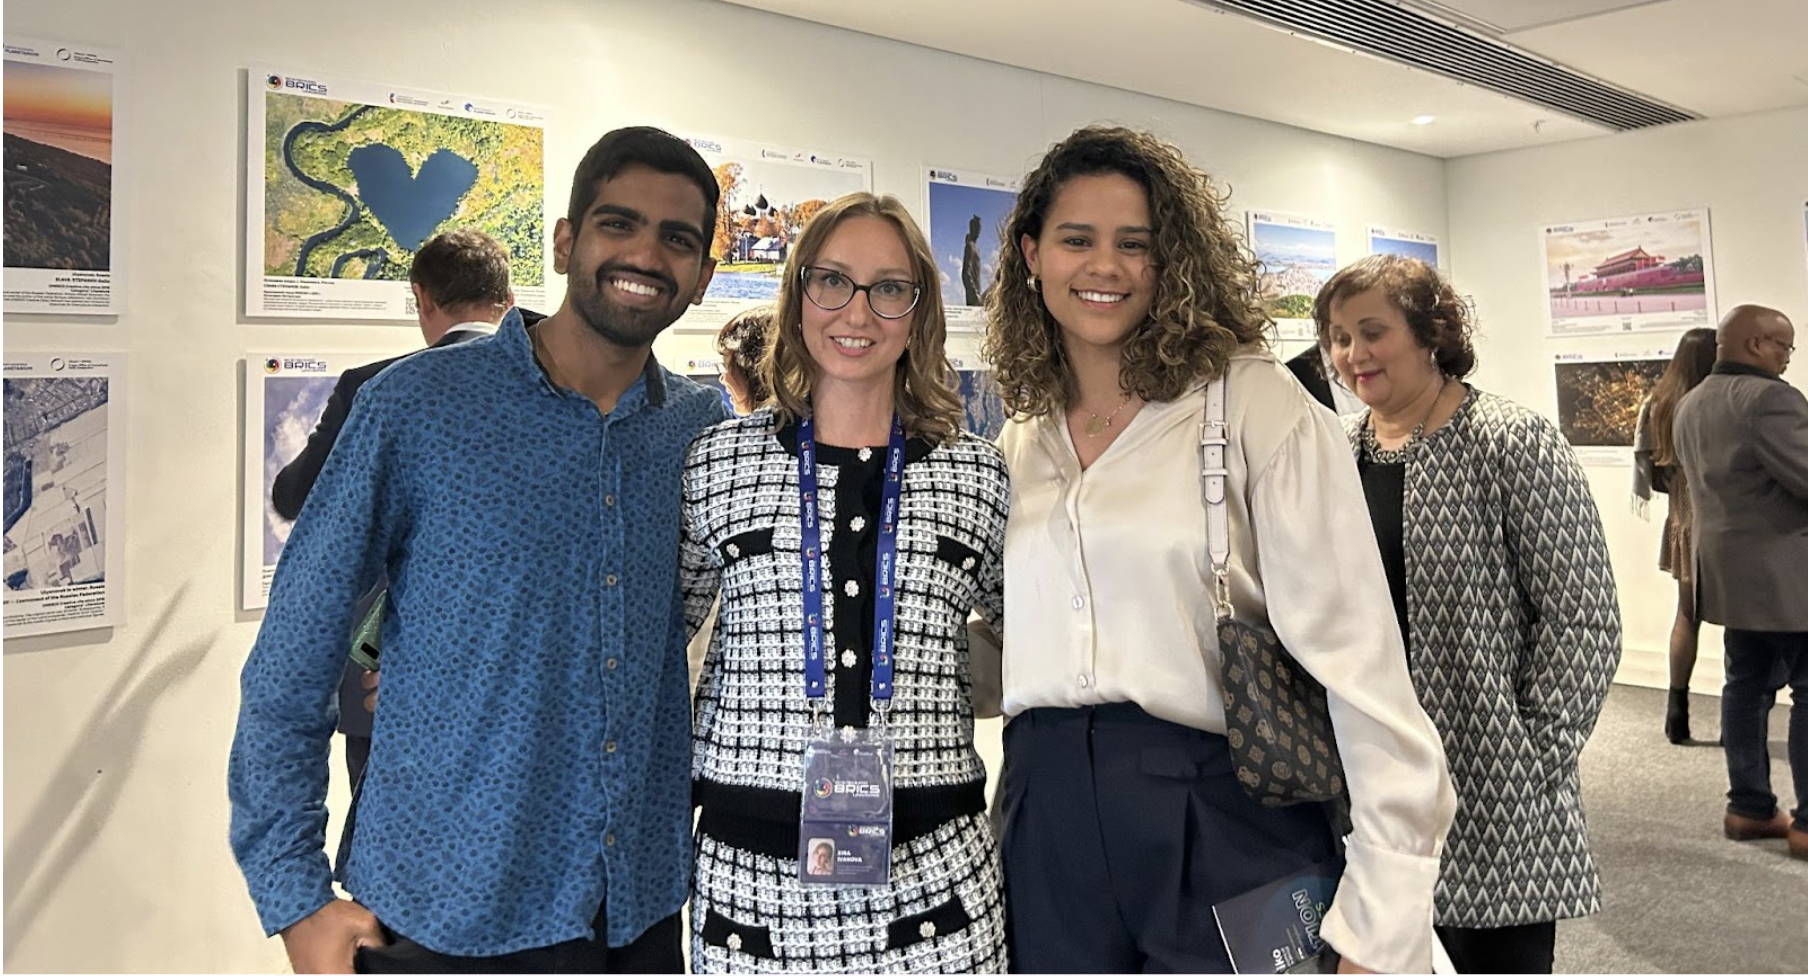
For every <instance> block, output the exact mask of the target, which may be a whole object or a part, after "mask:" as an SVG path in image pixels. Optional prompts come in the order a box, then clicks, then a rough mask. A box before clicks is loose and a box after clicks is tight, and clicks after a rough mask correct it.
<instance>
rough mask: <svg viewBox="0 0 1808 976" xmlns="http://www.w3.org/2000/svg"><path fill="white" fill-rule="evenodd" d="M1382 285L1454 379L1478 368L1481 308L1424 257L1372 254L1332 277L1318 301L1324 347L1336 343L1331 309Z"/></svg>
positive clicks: (1314, 306)
mask: <svg viewBox="0 0 1808 976" xmlns="http://www.w3.org/2000/svg"><path fill="white" fill-rule="evenodd" d="M1372 289H1380V290H1381V293H1382V294H1383V295H1386V296H1387V300H1388V301H1390V302H1392V303H1393V304H1394V307H1395V308H1397V309H1399V310H1400V311H1401V312H1404V313H1405V314H1406V324H1407V326H1408V327H1409V328H1411V329H1412V334H1413V339H1414V340H1415V341H1416V342H1418V344H1419V346H1420V348H1423V349H1429V350H1431V351H1432V352H1433V353H1435V354H1436V355H1437V360H1438V368H1439V369H1441V370H1443V371H1444V375H1445V376H1448V377H1450V378H1452V379H1458V380H1460V379H1462V378H1463V377H1465V376H1468V375H1469V374H1470V373H1471V372H1474V370H1475V343H1474V335H1475V327H1474V324H1473V322H1474V318H1475V311H1474V309H1473V308H1471V307H1470V305H1469V300H1468V299H1466V298H1464V297H1463V296H1461V295H1459V294H1457V293H1456V289H1455V288H1452V287H1451V286H1450V282H1448V281H1446V280H1445V279H1444V276H1443V275H1441V274H1439V273H1438V269H1436V268H1434V267H1432V266H1431V265H1429V264H1426V263H1425V262H1423V261H1421V260H1419V259H1418V258H1409V257H1403V256H1401V255H1398V254H1371V255H1369V256H1368V257H1366V258H1363V259H1362V260H1360V261H1358V262H1356V263H1355V264H1352V265H1350V266H1349V267H1347V268H1344V269H1343V270H1341V271H1339V272H1337V273H1336V274H1334V275H1332V276H1331V280H1330V281H1327V282H1325V286H1324V287H1323V288H1320V289H1319V290H1318V297H1317V298H1315V299H1313V300H1312V321H1313V322H1316V323H1317V324H1318V345H1319V348H1321V349H1329V348H1330V347H1331V307H1332V306H1334V305H1336V304H1338V303H1339V302H1342V301H1343V300H1344V299H1346V298H1349V297H1350V296H1352V295H1360V294H1362V293H1363V292H1365V291H1369V290H1372Z"/></svg>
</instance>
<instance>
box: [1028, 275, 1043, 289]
mask: <svg viewBox="0 0 1808 976" xmlns="http://www.w3.org/2000/svg"><path fill="white" fill-rule="evenodd" d="M1041 290H1042V283H1041V282H1039V281H1037V280H1036V276H1035V275H1030V291H1034V292H1040V291H1041Z"/></svg>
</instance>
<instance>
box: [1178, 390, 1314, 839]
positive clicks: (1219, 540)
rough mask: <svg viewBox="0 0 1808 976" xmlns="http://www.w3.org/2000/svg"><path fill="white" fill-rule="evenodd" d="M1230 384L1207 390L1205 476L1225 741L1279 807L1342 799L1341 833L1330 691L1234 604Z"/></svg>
mask: <svg viewBox="0 0 1808 976" xmlns="http://www.w3.org/2000/svg"><path fill="white" fill-rule="evenodd" d="M1224 387H1225V381H1224V380H1223V379H1219V380H1217V381H1215V382H1212V383H1209V384H1207V385H1206V388H1205V423H1203V424H1202V425H1200V428H1199V477H1200V481H1201V482H1202V484H1203V489H1204V492H1205V510H1206V520H1205V522H1206V543H1207V548H1208V549H1209V551H1210V553H1211V560H1212V577H1213V594H1212V597H1213V603H1214V604H1215V606H1216V612H1217V616H1218V651H1219V654H1220V657H1221V659H1222V671H1221V673H1220V680H1219V682H1218V684H1219V686H1220V687H1221V688H1222V689H1223V693H1224V723H1225V737H1226V738H1227V739H1229V740H1230V751H1231V756H1232V757H1233V759H1234V760H1235V762H1236V767H1237V781H1238V782H1239V783H1241V784H1243V789H1244V791H1245V792H1247V793H1248V794H1249V795H1250V796H1252V797H1254V798H1255V799H1257V800H1259V801H1261V802H1262V803H1263V804H1264V805H1267V806H1275V807H1278V806H1287V805H1289V804H1294V803H1324V802H1330V801H1337V803H1336V806H1335V807H1334V811H1333V820H1334V821H1335V822H1336V823H1337V824H1338V825H1339V828H1340V832H1341V830H1342V828H1343V827H1344V826H1346V825H1347V822H1348V821H1347V810H1348V808H1349V807H1348V804H1349V794H1348V792H1347V790H1346V789H1345V787H1344V778H1343V761H1342V760H1341V759H1340V758H1339V757H1338V754H1337V739H1336V737H1335V735H1334V734H1333V732H1332V729H1331V712H1330V708H1329V706H1328V705H1327V704H1326V701H1325V688H1324V686H1323V685H1321V684H1319V683H1318V681H1317V680H1316V679H1314V678H1313V677H1312V676H1311V675H1310V674H1307V673H1306V669H1305V668H1302V667H1300V665H1299V663H1298V662H1297V661H1295V660H1294V658H1293V655H1291V654H1289V653H1288V652H1287V648H1285V647H1283V646H1282V645H1281V639H1280V637H1278V636H1276V634H1275V632H1274V631H1273V630H1272V629H1270V628H1269V627H1268V626H1267V625H1266V624H1257V623H1248V622H1245V621H1241V620H1238V619H1236V614H1235V609H1234V608H1233V607H1232V606H1231V602H1230V513H1229V511H1228V509H1227V507H1226V505H1225V487H1224V479H1225V468H1224V454H1225V448H1226V447H1227V446H1228V445H1229V443H1230V434H1229V428H1227V427H1226V426H1225V421H1224V396H1225V394H1224Z"/></svg>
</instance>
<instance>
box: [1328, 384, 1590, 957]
mask: <svg viewBox="0 0 1808 976" xmlns="http://www.w3.org/2000/svg"><path fill="white" fill-rule="evenodd" d="M1367 419H1368V414H1367V412H1366V411H1365V412H1363V413H1361V414H1356V415H1352V416H1349V417H1346V418H1345V419H1344V424H1345V428H1346V431H1347V432H1348V433H1349V435H1350V440H1351V444H1352V447H1354V448H1355V449H1356V450H1358V451H1360V447H1359V446H1357V445H1358V444H1359V434H1360V431H1361V430H1362V425H1363V424H1364V423H1366V422H1367ZM1403 509H1404V512H1403V516H1404V523H1405V525H1404V527H1405V538H1406V589H1407V624H1408V630H1409V632H1410V633H1409V634H1408V645H1409V647H1410V652H1409V654H1410V657H1411V665H1412V675H1413V683H1414V685H1415V686H1416V687H1417V688H1418V692H1419V700H1420V702H1421V703H1422V704H1423V705H1424V706H1425V711H1426V713H1427V714H1429V715H1430V716H1431V720H1432V724H1434V725H1436V726H1437V728H1438V731H1439V732H1440V733H1441V734H1442V736H1443V739H1444V751H1445V754H1446V755H1447V757H1448V759H1449V763H1450V774H1451V778H1452V779H1453V780H1454V782H1455V785H1456V792H1457V797H1458V807H1457V814H1456V822H1455V823H1454V824H1453V825H1452V826H1451V828H1450V834H1449V837H1448V838H1447V839H1446V841H1445V848H1444V858H1443V865H1442V870H1441V872H1440V875H1439V879H1438V889H1437V897H1436V917H1437V921H1438V923H1439V924H1442V925H1455V926H1465V927H1476V928H1495V927H1501V926H1508V925H1523V924H1529V923H1533V922H1542V921H1549V920H1553V919H1559V918H1573V917H1577V916H1582V915H1588V914H1592V913H1594V912H1596V911H1599V910H1600V907H1601V882H1600V876H1599V874H1598V873H1597V871H1596V869H1595V863H1594V858H1593V856H1592V855H1591V853H1590V851H1589V845H1588V828H1587V825H1586V824H1585V823H1584V821H1583V815H1582V798H1581V783H1580V778H1579V777H1578V775H1577V771H1576V760H1577V757H1578V756H1579V755H1580V754H1581V752H1582V746H1583V743H1585V742H1586V741H1587V740H1588V735H1589V733H1590V732H1591V731H1593V729H1594V724H1595V719H1596V717H1597V716H1598V715H1599V714H1600V710H1601V703H1602V702H1603V700H1604V699H1605V698H1606V695H1607V687H1608V684H1609V682H1610V681H1611V680H1612V679H1613V674H1614V670H1615V669H1616V668H1617V667H1618V665H1619V660H1620V611H1619V597H1618V594H1617V591H1616V590H1615V588H1614V580H1613V568H1612V566H1611V565H1610V564H1609V562H1608V555H1607V542H1606V539H1605V537H1604V535H1603V534H1602V531H1601V517H1600V513H1599V512H1598V511H1597V510H1596V508H1595V503H1594V497H1593V495H1592V494H1591V493H1590V491H1589V485H1588V480H1587V478H1586V477H1584V475H1583V473H1582V468H1581V466H1580V465H1579V464H1578V463H1577V462H1576V457H1575V453H1574V452H1573V451H1571V450H1570V447H1569V444H1568V443H1566V442H1565V441H1564V439H1563V436H1562V434H1561V433H1559V431H1558V430H1557V427H1556V426H1555V425H1554V424H1552V423H1551V422H1550V421H1549V420H1547V419H1545V418H1544V417H1541V416H1539V415H1538V414H1535V413H1533V412H1532V411H1530V410H1527V409H1525V408H1524V407H1521V406H1519V405H1518V404H1515V403H1513V402H1511V401H1508V400H1504V399H1502V398H1500V397H1497V396H1493V395H1491V394H1488V393H1483V392H1481V391H1479V390H1473V389H1472V390H1470V392H1469V395H1468V397H1467V398H1465V399H1464V401H1463V403H1462V405H1461V406H1459V407H1458V408H1457V411H1456V413H1455V415H1453V416H1452V417H1451V418H1450V421H1449V422H1448V423H1446V424H1445V425H1444V426H1443V427H1441V428H1439V429H1438V430H1437V431H1435V432H1433V433H1432V434H1431V435H1430V436H1429V437H1427V438H1425V440H1424V441H1422V442H1421V443H1420V444H1419V445H1418V446H1417V447H1416V449H1414V450H1413V451H1412V452H1411V453H1410V454H1409V455H1408V456H1407V460H1406V495H1405V503H1404V506H1403Z"/></svg>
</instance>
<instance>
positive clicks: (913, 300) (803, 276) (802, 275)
mask: <svg viewBox="0 0 1808 976" xmlns="http://www.w3.org/2000/svg"><path fill="white" fill-rule="evenodd" d="M812 271H827V272H828V273H830V274H835V275H840V276H841V277H843V278H846V279H847V280H848V284H850V285H853V286H854V290H853V291H850V292H848V298H847V301H845V302H842V303H841V304H840V305H836V306H835V307H833V308H831V307H829V306H827V305H824V304H823V303H821V302H819V301H817V300H816V296H815V295H812V294H810V272H812ZM797 281H798V284H799V285H800V286H802V288H803V290H804V297H805V298H807V299H809V301H810V304H812V305H814V306H816V307H817V308H820V309H822V310H823V311H825V312H839V311H841V310H842V309H844V308H847V307H848V306H849V305H852V304H854V296H855V295H858V294H860V293H861V292H866V307H867V308H868V309H870V310H871V311H872V313H873V314H874V315H877V316H879V317H880V318H882V319H884V320H886V321H887V322H896V321H899V320H900V319H906V318H909V317H910V313H912V312H914V311H916V310H917V306H918V305H921V304H922V303H923V285H922V283H921V282H916V281H906V280H905V279H903V278H885V279H883V280H880V281H875V282H872V283H871V284H866V285H863V284H861V283H859V282H857V281H855V280H854V276H853V275H850V274H848V273H847V272H845V271H840V270H837V269H835V268H820V267H817V266H816V265H813V264H806V265H804V266H803V267H801V268H799V269H798V273H797ZM888 283H889V284H900V285H909V286H910V307H909V308H907V309H905V310H904V311H902V312H900V313H898V314H897V315H887V314H885V313H884V312H881V311H879V308H878V306H876V305H874V304H873V289H874V288H876V287H878V286H880V285H883V284H888Z"/></svg>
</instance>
